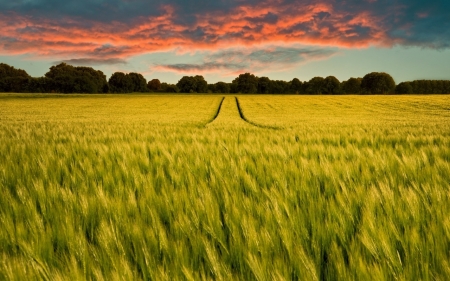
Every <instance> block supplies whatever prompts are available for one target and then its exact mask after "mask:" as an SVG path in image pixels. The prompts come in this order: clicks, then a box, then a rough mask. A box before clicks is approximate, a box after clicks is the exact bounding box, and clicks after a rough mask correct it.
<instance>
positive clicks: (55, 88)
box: [0, 63, 450, 95]
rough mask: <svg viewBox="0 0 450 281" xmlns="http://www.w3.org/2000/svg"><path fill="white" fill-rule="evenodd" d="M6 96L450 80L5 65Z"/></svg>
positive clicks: (255, 90)
mask: <svg viewBox="0 0 450 281" xmlns="http://www.w3.org/2000/svg"><path fill="white" fill-rule="evenodd" d="M0 92H15V93H133V92H141V93H146V92H160V93H220V94H226V93H242V94H300V95H301V94H304V95H341V94H362V95H364V94H450V80H414V81H409V82H401V83H399V84H398V85H396V84H395V82H394V79H393V78H392V77H391V76H390V75H389V74H387V73H384V72H372V73H369V74H367V75H365V76H364V77H362V78H353V77H352V78H350V79H348V80H346V81H342V82H341V81H339V80H338V79H337V78H336V77H334V76H328V77H325V78H323V77H314V78H312V79H310V80H309V81H303V82H302V81H300V80H299V79H297V78H294V79H292V80H291V81H282V80H271V79H269V78H268V77H257V76H255V75H253V74H250V73H244V74H240V75H239V76H238V77H236V78H235V79H234V80H233V81H232V82H231V83H226V82H217V83H214V84H208V82H207V81H206V80H205V79H204V77H203V76H201V75H196V76H183V77H182V78H181V79H180V80H179V81H178V83H176V84H169V83H161V82H160V81H159V79H152V80H150V81H148V82H147V80H146V79H145V78H144V77H143V76H142V75H141V74H139V73H135V72H131V73H122V72H115V73H114V74H112V75H111V77H110V78H109V80H107V79H106V75H104V74H103V72H102V71H100V70H95V69H93V68H91V67H83V66H78V67H75V66H72V65H69V64H66V63H60V64H58V65H56V66H52V67H50V70H49V71H48V72H47V73H46V74H45V76H44V77H38V78H35V77H31V76H30V75H28V73H27V72H26V71H24V70H22V69H16V68H14V67H12V66H9V65H7V64H4V63H0Z"/></svg>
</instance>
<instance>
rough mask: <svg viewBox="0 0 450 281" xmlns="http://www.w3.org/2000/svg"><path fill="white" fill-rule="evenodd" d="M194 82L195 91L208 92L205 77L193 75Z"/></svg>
mask: <svg viewBox="0 0 450 281" xmlns="http://www.w3.org/2000/svg"><path fill="white" fill-rule="evenodd" d="M194 78H195V83H196V88H195V91H196V92H197V93H207V92H208V82H206V80H205V78H204V77H203V76H201V75H195V77H194Z"/></svg>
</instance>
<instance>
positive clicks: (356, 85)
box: [341, 77, 362, 95]
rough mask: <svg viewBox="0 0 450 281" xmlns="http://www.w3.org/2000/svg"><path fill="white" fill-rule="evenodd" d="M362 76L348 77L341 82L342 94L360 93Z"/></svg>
mask: <svg viewBox="0 0 450 281" xmlns="http://www.w3.org/2000/svg"><path fill="white" fill-rule="evenodd" d="M361 81H362V78H353V77H351V78H349V79H348V80H347V81H343V82H342V83H341V90H342V92H343V93H344V94H353V95H355V94H360V93H361Z"/></svg>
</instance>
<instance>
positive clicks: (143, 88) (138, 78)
mask: <svg viewBox="0 0 450 281" xmlns="http://www.w3.org/2000/svg"><path fill="white" fill-rule="evenodd" d="M127 75H128V77H130V79H131V83H132V84H133V86H132V90H131V91H132V92H139V93H146V92H148V88H147V80H146V79H145V78H144V76H142V74H140V73H136V72H131V73H128V74H127Z"/></svg>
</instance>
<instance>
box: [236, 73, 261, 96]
mask: <svg viewBox="0 0 450 281" xmlns="http://www.w3.org/2000/svg"><path fill="white" fill-rule="evenodd" d="M232 83H233V84H236V91H237V92H238V93H243V94H250V93H253V94H256V93H257V90H258V77H256V76H255V75H253V74H250V73H244V74H240V75H239V76H238V77H237V78H235V79H234V80H233V82H232Z"/></svg>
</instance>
